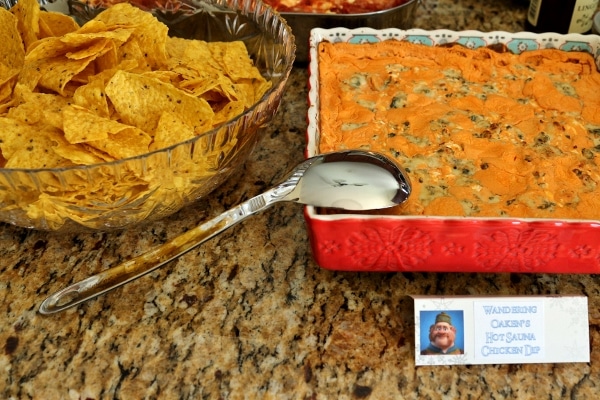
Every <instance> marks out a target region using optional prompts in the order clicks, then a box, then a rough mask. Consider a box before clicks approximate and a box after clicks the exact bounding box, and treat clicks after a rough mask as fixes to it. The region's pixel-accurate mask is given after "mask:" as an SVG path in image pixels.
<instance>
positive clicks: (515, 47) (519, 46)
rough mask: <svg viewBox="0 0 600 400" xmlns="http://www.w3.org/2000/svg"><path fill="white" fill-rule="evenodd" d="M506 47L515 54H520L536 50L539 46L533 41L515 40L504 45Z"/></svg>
mask: <svg viewBox="0 0 600 400" xmlns="http://www.w3.org/2000/svg"><path fill="white" fill-rule="evenodd" d="M506 47H508V49H509V50H510V51H511V52H513V53H515V54H521V53H523V52H524V51H531V50H538V49H539V48H540V44H539V43H538V42H537V41H536V40H534V39H521V38H515V39H512V40H510V41H509V42H508V43H506Z"/></svg>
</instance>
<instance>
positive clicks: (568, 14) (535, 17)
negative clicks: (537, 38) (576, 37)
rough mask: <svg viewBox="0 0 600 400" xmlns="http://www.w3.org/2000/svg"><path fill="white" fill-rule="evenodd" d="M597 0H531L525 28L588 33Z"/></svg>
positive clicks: (596, 6) (529, 29)
mask: <svg viewBox="0 0 600 400" xmlns="http://www.w3.org/2000/svg"><path fill="white" fill-rule="evenodd" d="M598 2H599V0H531V2H530V3H529V11H528V12H527V19H526V20H525V28H526V29H527V30H528V31H532V32H557V33H588V32H590V31H591V29H592V18H593V16H594V13H595V12H596V9H597V8H598Z"/></svg>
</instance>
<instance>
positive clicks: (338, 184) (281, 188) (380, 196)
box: [40, 150, 411, 314]
mask: <svg viewBox="0 0 600 400" xmlns="http://www.w3.org/2000/svg"><path fill="white" fill-rule="evenodd" d="M410 192H411V187H410V182H409V180H408V177H407V176H406V174H405V173H404V171H403V170H402V169H401V168H400V167H398V166H397V165H396V164H395V163H394V162H393V161H391V160H390V159H388V158H386V157H385V156H383V155H380V154H377V153H373V152H366V151H359V150H350V151H342V152H335V153H327V154H321V155H318V156H315V157H312V158H309V159H307V160H305V161H304V162H302V163H300V164H299V165H298V166H297V167H296V168H294V170H293V171H292V172H291V173H290V175H289V176H288V178H287V179H286V180H285V181H284V182H283V183H280V184H279V185H277V186H275V187H274V188H272V189H270V190H267V191H266V192H264V193H262V194H260V195H258V196H256V197H253V198H251V199H250V200H248V201H245V202H244V203H241V204H240V205H238V206H236V207H234V208H232V209H230V210H228V211H225V212H224V213H222V214H221V215H219V216H217V217H215V218H213V219H211V220H210V221H207V222H204V223H203V224H201V225H199V226H197V227H195V228H193V229H191V230H189V231H187V232H185V233H183V234H182V235H180V236H177V237H175V238H173V239H171V240H169V241H168V242H166V243H165V244H163V245H161V246H158V247H155V248H154V249H151V250H149V251H148V252H147V253H144V254H142V255H140V256H138V257H136V258H133V259H131V260H128V261H125V262H124V263H122V264H120V265H117V266H116V267H113V268H109V269H107V270H105V271H103V272H100V273H99V274H96V275H94V276H91V277H89V278H87V279H84V280H82V281H80V282H78V283H75V284H73V285H70V286H68V287H66V288H64V289H62V290H60V291H58V292H56V293H55V294H53V295H51V296H50V297H48V298H47V299H46V300H44V302H43V303H42V305H41V306H40V313H42V314H53V313H56V312H59V311H62V310H65V309H67V308H69V307H72V306H75V305H77V304H80V303H82V302H84V301H86V300H89V299H91V298H93V297H96V296H98V295H100V294H103V293H106V292H108V291H109V290H112V289H115V288H117V287H119V286H122V285H124V284H126V283H127V282H131V281H132V280H134V279H137V278H139V277H140V276H142V275H145V274H147V273H149V272H151V271H154V270H155V269H157V268H159V267H161V266H163V265H164V264H166V263H168V262H169V261H172V260H174V259H176V258H177V257H179V256H181V255H183V254H185V253H186V252H188V251H190V250H191V249H193V248H194V247H196V246H198V245H200V244H202V243H204V242H205V241H207V240H208V239H210V238H212V237H214V236H215V235H217V234H219V233H221V232H223V231H224V230H226V229H228V228H230V227H232V226H234V225H235V224H237V223H239V222H241V221H243V220H244V219H246V218H247V217H249V216H251V215H253V214H255V213H257V212H259V211H262V210H265V209H266V208H269V207H270V206H272V205H273V204H275V203H277V202H280V201H293V202H296V203H301V204H307V205H312V206H317V207H335V208H341V209H345V210H355V211H358V210H374V209H381V208H387V207H392V206H395V205H397V204H401V203H403V202H404V201H406V199H408V196H409V195H410Z"/></svg>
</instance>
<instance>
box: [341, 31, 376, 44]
mask: <svg viewBox="0 0 600 400" xmlns="http://www.w3.org/2000/svg"><path fill="white" fill-rule="evenodd" d="M380 41H381V40H380V39H379V38H378V37H377V35H371V34H366V33H359V34H354V35H352V37H351V38H350V39H348V43H354V44H361V43H377V42H380Z"/></svg>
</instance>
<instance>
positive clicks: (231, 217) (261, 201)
mask: <svg viewBox="0 0 600 400" xmlns="http://www.w3.org/2000/svg"><path fill="white" fill-rule="evenodd" d="M278 191H280V187H276V188H273V189H271V190H268V191H266V192H264V193H263V194H260V195H258V196H256V197H253V198H251V199H249V200H247V201H245V202H243V203H241V204H239V205H238V206H236V207H234V208H232V209H230V210H228V211H225V212H224V213H222V214H221V215H219V216H217V217H215V218H213V219H211V220H209V221H207V222H205V223H203V224H201V225H198V226H197V227H195V228H193V229H190V230H189V231H187V232H185V233H183V234H181V235H179V236H177V237H174V238H173V239H171V240H169V241H168V242H166V243H164V244H162V245H160V246H158V247H155V248H154V249H152V250H150V251H148V252H147V253H144V254H142V255H140V256H138V257H135V258H132V259H130V260H128V261H125V262H123V263H121V264H119V265H117V266H115V267H113V268H109V269H107V270H105V271H102V272H100V273H98V274H96V275H93V276H90V277H89V278H86V279H84V280H82V281H79V282H77V283H74V284H72V285H70V286H68V287H66V288H64V289H62V290H60V291H58V292H56V293H54V294H53V295H51V296H49V297H48V298H47V299H46V300H44V302H43V303H42V304H41V306H40V313H41V314H45V315H47V314H54V313H57V312H59V311H63V310H65V309H67V308H70V307H73V306H75V305H77V304H80V303H82V302H84V301H86V300H89V299H91V298H94V297H96V296H99V295H101V294H103V293H106V292H108V291H109V290H112V289H115V288H117V287H119V286H122V285H124V284H126V283H128V282H131V281H133V280H134V279H137V278H139V277H141V276H143V275H145V274H147V273H149V272H152V271H154V270H155V269H157V268H159V267H161V266H163V265H165V264H166V263H168V262H169V261H172V260H174V259H176V258H177V257H179V256H181V255H183V254H185V253H187V252H188V251H190V250H191V249H193V248H194V247H196V246H198V245H200V244H202V243H204V242H206V241H207V240H209V239H210V238H212V237H214V236H216V235H217V234H219V233H221V232H223V231H225V230H226V229H229V228H231V227H232V226H234V225H236V224H237V223H239V222H241V221H243V220H244V219H246V218H247V217H249V216H251V215H252V214H255V213H257V212H259V211H262V210H264V209H267V208H269V207H270V206H271V205H273V204H274V203H276V202H277V201H280V200H283V198H282V197H281V196H280V195H279V194H278Z"/></svg>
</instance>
